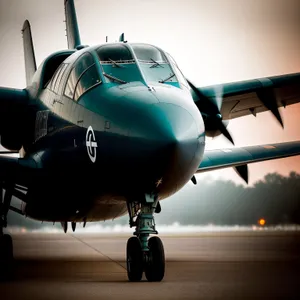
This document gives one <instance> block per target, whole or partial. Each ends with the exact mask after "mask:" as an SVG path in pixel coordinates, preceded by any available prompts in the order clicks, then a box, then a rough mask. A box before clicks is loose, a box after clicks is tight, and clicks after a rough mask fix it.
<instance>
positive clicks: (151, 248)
mask: <svg viewBox="0 0 300 300" xmlns="http://www.w3.org/2000/svg"><path fill="white" fill-rule="evenodd" d="M144 200H145V201H143V202H142V203H137V202H129V203H128V212H129V218H130V221H129V224H130V227H133V226H136V231H135V232H134V235H135V236H134V237H131V238H130V239H129V240H128V242H127V253H126V254H127V275H128V279H129V281H140V280H141V279H142V276H143V272H145V276H146V278H147V280H148V281H161V280H162V279H163V278H164V274H165V253H164V247H163V244H162V241H161V240H160V238H159V237H157V236H153V237H151V238H150V239H148V238H149V235H150V234H158V232H157V231H156V229H155V222H154V217H153V213H154V212H155V211H156V208H157V205H158V203H159V202H158V200H157V197H153V196H152V197H151V196H149V195H146V197H145V199H144ZM134 218H136V220H135V221H134Z"/></svg>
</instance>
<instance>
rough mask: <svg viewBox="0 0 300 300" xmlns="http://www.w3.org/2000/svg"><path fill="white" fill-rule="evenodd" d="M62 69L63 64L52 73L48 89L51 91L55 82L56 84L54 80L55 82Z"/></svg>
mask: <svg viewBox="0 0 300 300" xmlns="http://www.w3.org/2000/svg"><path fill="white" fill-rule="evenodd" d="M62 67H63V64H61V65H60V66H59V67H58V68H57V70H56V71H55V73H54V75H53V77H52V80H51V81H50V84H49V88H50V90H52V91H53V89H54V86H55V82H56V80H57V77H58V75H59V73H60V71H61V69H62Z"/></svg>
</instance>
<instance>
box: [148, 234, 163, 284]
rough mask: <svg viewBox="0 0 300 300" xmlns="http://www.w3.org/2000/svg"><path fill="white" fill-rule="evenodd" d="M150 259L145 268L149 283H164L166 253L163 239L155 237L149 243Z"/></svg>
mask: <svg viewBox="0 0 300 300" xmlns="http://www.w3.org/2000/svg"><path fill="white" fill-rule="evenodd" d="M148 247H149V254H148V255H149V259H148V262H147V264H146V266H145V275H146V278H147V280H148V281H162V279H163V278H164V275H165V252H164V246H163V243H162V241H161V239H160V238H159V237H157V236H153V237H151V238H150V239H149V241H148Z"/></svg>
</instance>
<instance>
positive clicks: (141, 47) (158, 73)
mask: <svg viewBox="0 0 300 300" xmlns="http://www.w3.org/2000/svg"><path fill="white" fill-rule="evenodd" d="M131 46H132V49H133V51H134V53H135V55H136V57H137V59H138V62H139V66H140V68H141V70H142V72H143V74H144V76H145V79H146V80H147V81H155V82H160V83H169V84H170V83H171V84H172V83H178V80H177V77H176V74H174V72H173V70H172V67H171V65H170V63H169V61H168V60H167V58H166V56H165V54H164V53H163V52H162V51H160V50H159V49H157V48H156V47H154V46H152V45H147V44H131Z"/></svg>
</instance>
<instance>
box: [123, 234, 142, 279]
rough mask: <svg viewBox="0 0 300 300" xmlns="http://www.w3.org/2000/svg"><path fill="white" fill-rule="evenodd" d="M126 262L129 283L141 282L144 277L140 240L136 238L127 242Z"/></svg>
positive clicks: (133, 237)
mask: <svg viewBox="0 0 300 300" xmlns="http://www.w3.org/2000/svg"><path fill="white" fill-rule="evenodd" d="M126 262H127V276H128V279H129V281H135V282H136V281H140V280H141V279H142V276H143V251H142V246H141V243H140V241H139V239H138V238H137V237H135V236H132V237H131V238H129V239H128V241H127V249H126Z"/></svg>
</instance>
